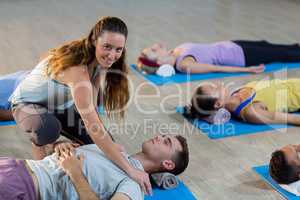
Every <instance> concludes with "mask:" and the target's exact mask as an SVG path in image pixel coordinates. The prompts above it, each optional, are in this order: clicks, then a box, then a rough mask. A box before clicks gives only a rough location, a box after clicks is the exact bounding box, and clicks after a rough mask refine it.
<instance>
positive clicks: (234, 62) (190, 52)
mask: <svg viewBox="0 0 300 200" xmlns="http://www.w3.org/2000/svg"><path fill="white" fill-rule="evenodd" d="M272 62H284V63H289V62H300V46H299V44H292V45H281V44H271V43H269V42H267V41H244V40H233V41H223V42H217V43H212V44H201V43H184V44H181V45H179V46H177V47H176V48H174V49H173V50H168V49H167V48H166V47H165V46H164V45H162V44H154V45H153V46H151V47H149V48H145V49H144V50H142V52H141V55H140V57H139V58H138V69H139V70H141V71H145V72H146V73H155V72H156V71H157V70H158V68H159V67H164V68H165V69H166V71H168V70H167V68H168V67H169V68H168V69H170V70H173V71H174V69H173V68H174V67H175V68H176V70H178V71H180V72H185V73H210V72H229V73H233V72H250V73H261V72H263V71H264V69H265V67H264V65H263V64H268V63H272ZM167 66H168V67H167ZM173 66H174V67H173ZM163 71H165V70H163Z"/></svg>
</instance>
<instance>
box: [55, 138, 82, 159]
mask: <svg viewBox="0 0 300 200" xmlns="http://www.w3.org/2000/svg"><path fill="white" fill-rule="evenodd" d="M79 146H80V145H79V144H78V143H71V142H60V143H57V144H55V146H54V152H55V153H56V154H57V156H58V157H59V156H60V155H61V154H62V153H67V154H69V153H70V152H72V153H74V151H75V148H77V147H79Z"/></svg>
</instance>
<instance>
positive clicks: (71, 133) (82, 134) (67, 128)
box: [55, 106, 113, 145]
mask: <svg viewBox="0 0 300 200" xmlns="http://www.w3.org/2000/svg"><path fill="white" fill-rule="evenodd" d="M55 116H56V117H57V119H58V120H59V121H60V122H61V124H62V132H61V134H62V135H64V136H65V137H67V138H69V139H70V140H72V141H74V142H77V143H79V144H81V145H83V144H93V143H94V141H93V140H92V138H91V137H90V136H89V134H88V133H87V131H86V128H85V126H84V123H83V121H82V119H81V117H80V115H79V113H78V112H77V111H76V109H75V106H72V107H70V108H69V109H68V110H66V111H64V112H61V113H59V112H57V113H56V114H55ZM110 137H111V138H112V136H111V135H110ZM112 140H113V138H112Z"/></svg>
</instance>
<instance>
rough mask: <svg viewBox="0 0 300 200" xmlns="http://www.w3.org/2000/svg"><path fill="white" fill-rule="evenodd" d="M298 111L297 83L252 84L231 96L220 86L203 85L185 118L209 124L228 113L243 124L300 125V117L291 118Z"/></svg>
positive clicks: (281, 81)
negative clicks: (215, 118) (208, 122)
mask: <svg viewBox="0 0 300 200" xmlns="http://www.w3.org/2000/svg"><path fill="white" fill-rule="evenodd" d="M299 109H300V79H287V80H280V79H274V80H262V81H254V82H250V83H247V84H245V85H244V86H242V87H240V88H239V89H237V90H235V91H234V92H229V89H228V88H226V87H225V86H224V85H223V84H220V83H217V84H214V83H207V82H206V83H203V84H201V85H200V86H199V87H198V88H197V89H196V92H195V94H194V95H193V97H192V100H191V105H190V106H186V107H185V109H184V115H185V116H186V117H188V118H190V119H194V118H200V119H205V120H208V119H210V118H213V117H215V116H217V115H218V113H219V112H220V111H222V112H223V113H224V110H227V112H228V111H229V112H230V113H231V115H233V116H234V117H236V118H238V119H241V120H243V121H245V122H250V123H256V124H286V123H287V124H294V125H300V115H296V114H290V112H296V111H298V110H299ZM219 116H221V117H222V116H225V115H224V114H219ZM208 121H209V120H208Z"/></svg>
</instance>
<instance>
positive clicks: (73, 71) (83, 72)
mask: <svg viewBox="0 0 300 200" xmlns="http://www.w3.org/2000/svg"><path fill="white" fill-rule="evenodd" d="M56 79H57V80H58V81H61V82H63V83H66V84H68V83H74V82H80V81H87V80H89V72H88V70H87V67H86V66H84V65H78V66H72V67H68V68H67V69H65V70H63V71H61V72H60V73H59V74H58V75H57V77H56Z"/></svg>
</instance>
